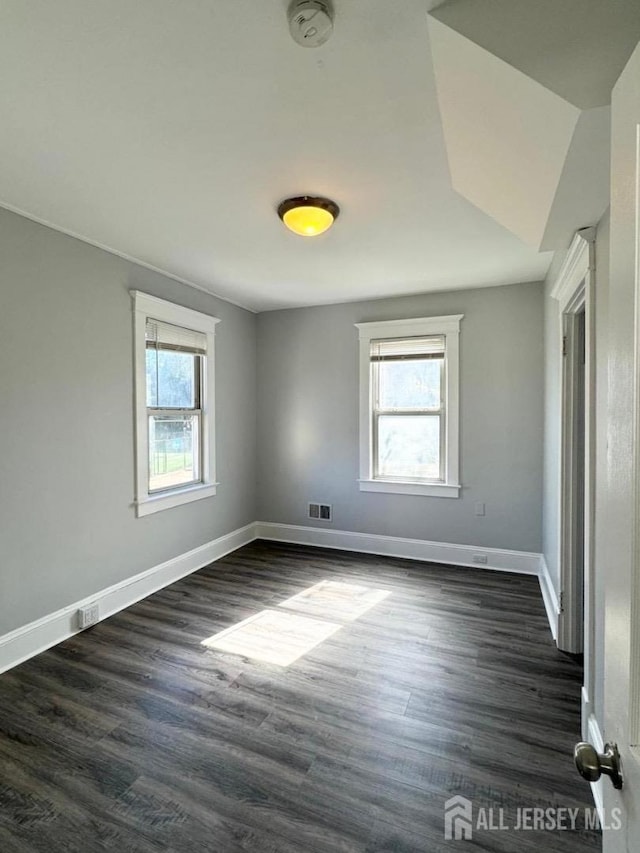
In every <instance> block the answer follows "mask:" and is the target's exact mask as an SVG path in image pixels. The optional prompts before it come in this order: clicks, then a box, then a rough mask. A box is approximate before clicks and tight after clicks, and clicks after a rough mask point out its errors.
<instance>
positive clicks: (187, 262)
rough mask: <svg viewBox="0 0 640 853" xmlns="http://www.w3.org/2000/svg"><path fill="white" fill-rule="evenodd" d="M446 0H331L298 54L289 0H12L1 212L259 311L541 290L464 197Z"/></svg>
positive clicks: (8, 4)
mask: <svg viewBox="0 0 640 853" xmlns="http://www.w3.org/2000/svg"><path fill="white" fill-rule="evenodd" d="M435 5H436V3H435V2H427V0H403V2H401V3H389V2H388V0H335V6H336V20H335V31H334V34H333V36H332V38H331V40H330V41H329V42H328V43H327V44H326V45H324V46H323V47H320V48H317V49H305V48H301V47H299V46H298V45H296V44H295V43H294V42H293V41H292V39H291V37H290V35H289V32H288V26H287V20H286V6H287V2H286V0H260V2H257V0H183V2H179V3H178V2H175V0H135V2H131V0H102V2H100V0H96V2H91V3H87V2H86V0H56V2H53V3H52V2H51V0H29V2H24V0H3V3H2V5H1V6H0V122H1V126H2V132H1V133H0V204H1V205H3V206H5V207H8V208H10V209H14V210H18V211H19V212H22V213H25V214H26V215H28V216H31V217H33V218H36V219H39V220H40V221H44V222H46V223H48V224H51V225H53V226H54V227H57V228H60V229H61V230H64V231H67V232H70V233H73V234H75V235H77V236H80V237H82V238H84V239H86V240H88V241H90V242H93V243H97V244H100V245H103V246H105V247H108V248H110V249H112V250H114V251H116V252H118V253H122V254H124V255H127V256H131V257H133V258H135V259H138V260H140V261H141V262H143V263H146V264H148V265H151V266H153V267H156V268H158V269H161V270H163V271H166V272H168V273H169V274H171V275H173V276H175V277H178V278H181V279H184V280H187V281H189V282H191V283H194V284H196V285H198V286H200V287H202V288H205V289H208V290H210V291H211V292H213V293H216V294H218V295H220V296H223V297H225V298H227V299H230V300H231V301H233V302H236V303H238V304H241V305H245V306H247V307H250V308H252V309H254V310H267V309H270V308H279V307H288V306H295V305H310V304H321V303H330V302H340V301H346V300H353V299H364V298H371V297H382V296H389V295H395V294H408V293H417V292H425V291H430V290H444V289H450V288H461V287H479V286H484V285H499V284H507V283H511V282H519V281H532V280H537V279H540V278H543V277H544V275H545V273H546V270H547V267H548V263H549V260H550V255H549V254H538V253H537V252H536V251H535V250H534V249H532V248H528V247H526V246H525V245H524V244H523V243H522V242H521V241H520V240H519V239H518V238H517V237H515V236H513V235H512V234H511V233H509V232H508V231H507V230H506V229H505V228H503V227H502V226H501V225H499V224H497V223H496V222H495V221H494V220H493V219H491V218H490V217H489V216H487V215H486V214H484V213H482V212H481V211H480V210H478V209H477V208H476V207H474V206H473V205H472V204H471V203H470V202H468V201H466V200H465V199H463V198H462V197H461V196H460V195H458V194H457V193H456V192H455V191H454V190H453V189H452V187H451V181H450V175H449V171H448V166H447V155H446V151H445V147H444V141H443V133H442V125H441V121H440V117H439V112H438V104H437V98H436V91H435V81H434V74H433V69H432V63H431V56H430V47H429V32H428V25H427V11H428V10H429V8H431V7H433V6H435ZM304 193H318V194H323V195H328V196H330V197H331V198H333V199H334V200H335V201H337V202H338V204H339V205H340V206H341V215H340V218H339V219H338V221H337V223H336V225H335V226H334V228H332V229H331V230H330V231H329V232H327V233H326V234H325V235H323V236H321V237H318V238H314V239H304V238H300V237H297V236H295V235H293V234H291V233H289V232H287V231H286V230H285V229H284V227H283V226H282V224H281V223H280V221H279V220H278V218H277V215H276V213H275V208H276V207H277V204H278V202H280V201H281V200H282V199H283V198H284V197H286V196H289V195H299V194H304Z"/></svg>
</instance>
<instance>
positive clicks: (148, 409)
mask: <svg viewBox="0 0 640 853" xmlns="http://www.w3.org/2000/svg"><path fill="white" fill-rule="evenodd" d="M132 297H133V301H134V316H135V324H134V336H135V362H136V365H135V390H136V511H137V514H138V515H139V516H141V515H148V514H149V513H152V512H158V511H159V510H162V509H168V508H170V507H173V506H178V505H179V504H183V503H188V502H189V501H194V500H198V499H200V498H206V497H210V496H211V495H215V493H216V486H217V483H216V481H215V465H214V449H215V442H214V417H213V413H214V369H213V368H214V365H213V349H214V348H213V344H214V333H215V325H216V323H218V322H219V321H218V320H217V319H216V318H215V317H210V316H209V315H207V314H200V313H199V312H197V311H191V310H190V309H188V308H183V307H181V306H180V305H174V304H173V303H172V302H165V301H164V300H163V299H157V298H156V297H154V296H149V295H148V294H146V293H140V292H139V291H133V293H132Z"/></svg>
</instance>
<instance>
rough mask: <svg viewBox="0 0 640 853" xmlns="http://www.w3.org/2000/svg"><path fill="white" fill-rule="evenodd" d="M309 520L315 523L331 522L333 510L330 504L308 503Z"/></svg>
mask: <svg viewBox="0 0 640 853" xmlns="http://www.w3.org/2000/svg"><path fill="white" fill-rule="evenodd" d="M309 518H313V519H314V520H315V521H332V520H333V510H332V507H331V504H320V503H310V504H309Z"/></svg>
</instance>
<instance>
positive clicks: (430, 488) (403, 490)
mask: <svg viewBox="0 0 640 853" xmlns="http://www.w3.org/2000/svg"><path fill="white" fill-rule="evenodd" d="M358 485H359V486H360V491H361V492H387V493H391V494H395V495H423V496H425V497H432V498H459V497H460V489H461V488H462V487H461V486H459V485H454V484H452V483H409V482H407V481H405V480H358Z"/></svg>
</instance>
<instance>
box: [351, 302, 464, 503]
mask: <svg viewBox="0 0 640 853" xmlns="http://www.w3.org/2000/svg"><path fill="white" fill-rule="evenodd" d="M461 320H462V315H461V314H460V315H454V316H449V317H423V318H420V319H414V320H389V321H386V322H379V323H356V326H357V328H358V330H359V333H360V480H359V484H360V490H361V491H367V492H396V493H399V494H408V495H432V496H438V497H450V498H456V497H458V495H459V490H460V483H459V481H458V344H459V335H460V321H461Z"/></svg>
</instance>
